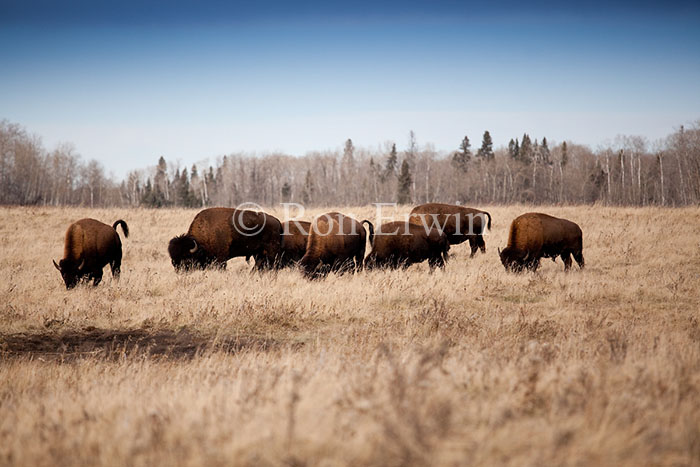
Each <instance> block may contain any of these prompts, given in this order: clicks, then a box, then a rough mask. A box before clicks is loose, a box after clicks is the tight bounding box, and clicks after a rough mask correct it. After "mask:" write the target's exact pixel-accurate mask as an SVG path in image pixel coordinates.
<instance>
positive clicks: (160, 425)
mask: <svg viewBox="0 0 700 467" xmlns="http://www.w3.org/2000/svg"><path fill="white" fill-rule="evenodd" d="M336 209H337V210H339V211H341V212H350V213H353V214H355V215H356V216H357V218H358V219H363V218H370V219H371V218H372V217H373V208H372V207H361V208H336ZM487 210H488V211H489V212H491V214H492V216H493V231H492V232H491V234H490V235H489V236H488V237H487V238H486V244H487V253H486V254H485V255H482V254H478V255H477V256H476V257H475V258H474V259H471V260H470V259H469V258H468V247H467V246H466V245H464V244H463V245H457V246H454V247H453V248H452V250H451V253H453V255H454V256H453V257H452V258H451V261H450V262H449V263H448V265H447V267H446V269H445V270H444V271H436V272H434V273H432V274H431V273H430V272H429V269H428V266H427V264H421V265H417V266H413V267H411V268H410V269H408V270H407V271H372V272H363V273H360V274H357V275H343V276H338V275H335V274H331V275H330V276H329V277H328V278H327V279H326V280H322V281H313V282H310V281H307V280H305V279H304V278H303V277H302V276H301V274H300V273H299V272H298V271H294V270H285V271H280V272H279V273H275V274H273V273H269V274H262V275H261V274H251V273H250V272H249V271H250V268H251V266H249V265H247V264H246V263H245V261H244V260H243V259H241V258H238V259H234V260H231V261H230V262H229V265H228V269H227V270H226V271H224V272H221V271H205V272H194V273H191V274H187V275H182V276H179V275H176V274H175V273H174V272H173V270H172V267H171V265H170V261H169V258H168V257H167V242H168V241H169V239H170V238H171V237H173V236H175V235H178V234H181V233H183V232H184V231H185V230H186V229H187V226H188V225H189V222H190V221H191V219H192V218H193V217H194V214H195V213H196V211H194V210H156V211H151V210H122V209H98V210H89V209H69V208H55V209H53V208H0V464H2V465H37V466H41V465H59V466H60V465H135V466H138V465H280V464H289V465H324V466H325V465H329V466H331V465H426V464H430V465H494V464H510V465H561V464H566V465H643V464H644V465H648V464H655V465H698V464H700V316H699V315H698V308H699V305H700V290H699V289H698V285H699V284H700V281H699V279H700V234H699V232H700V209H698V208H684V209H661V208H609V207H600V206H585V207H547V208H537V210H541V211H545V212H547V213H550V214H553V215H555V216H560V217H565V218H568V219H571V220H573V221H575V222H577V223H578V224H579V225H580V226H581V227H582V229H583V232H584V256H585V258H586V269H584V270H583V271H579V270H578V268H577V267H576V266H574V270H573V271H572V272H570V273H564V272H563V264H562V263H561V261H560V260H558V262H557V263H556V264H553V263H552V262H551V261H549V260H543V262H542V267H541V269H540V270H539V271H538V272H537V273H536V274H528V273H526V274H520V275H514V274H509V273H506V272H505V271H504V269H503V267H502V266H501V264H500V262H499V260H498V255H497V253H496V248H497V247H498V246H501V247H502V246H504V245H505V242H506V237H507V230H508V226H509V224H510V221H511V220H512V219H513V218H514V217H516V216H517V215H519V214H521V213H523V212H526V211H530V210H533V208H532V207H528V206H508V207H490V208H487ZM407 211H408V210H405V211H400V213H402V214H405V212H407ZM272 212H273V213H275V214H277V215H280V216H281V212H275V211H274V210H273V211H272ZM321 212H322V211H320V210H316V211H313V212H310V213H309V214H310V215H311V214H318V213H321ZM82 217H94V218H97V219H99V220H102V221H104V222H108V223H110V224H111V223H112V222H113V221H114V220H116V219H119V218H123V219H125V220H126V221H127V223H128V224H129V227H130V230H131V236H130V237H129V239H126V240H123V243H124V260H123V265H122V280H121V281H120V282H118V283H117V282H114V281H112V279H111V274H110V273H109V269H108V268H107V269H105V279H104V281H103V283H102V284H101V285H100V286H98V287H97V288H92V287H90V286H81V287H78V288H77V289H76V290H73V291H66V290H65V287H64V285H63V282H62V281H61V278H60V276H59V274H58V272H57V271H56V270H55V269H54V268H53V265H52V263H51V260H52V259H58V258H60V256H61V254H62V251H63V235H64V233H65V229H66V227H67V226H68V225H69V224H70V223H71V222H73V221H75V220H77V219H80V218H82Z"/></svg>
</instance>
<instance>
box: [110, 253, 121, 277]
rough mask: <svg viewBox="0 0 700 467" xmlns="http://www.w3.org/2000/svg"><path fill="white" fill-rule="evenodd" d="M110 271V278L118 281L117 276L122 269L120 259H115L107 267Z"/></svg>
mask: <svg viewBox="0 0 700 467" xmlns="http://www.w3.org/2000/svg"><path fill="white" fill-rule="evenodd" d="M109 267H110V269H111V270H112V277H113V278H114V280H115V281H118V280H119V275H120V274H121V272H122V271H121V268H122V260H121V258H119V259H115V260H114V261H112V262H111V263H110V265H109Z"/></svg>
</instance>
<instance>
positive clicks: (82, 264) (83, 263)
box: [78, 258, 85, 271]
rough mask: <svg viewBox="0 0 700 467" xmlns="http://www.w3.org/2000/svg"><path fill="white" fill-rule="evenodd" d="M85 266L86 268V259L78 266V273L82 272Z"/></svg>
mask: <svg viewBox="0 0 700 467" xmlns="http://www.w3.org/2000/svg"><path fill="white" fill-rule="evenodd" d="M83 266H85V258H83V260H82V261H81V262H80V265H79V266H78V271H81V270H82V269H83Z"/></svg>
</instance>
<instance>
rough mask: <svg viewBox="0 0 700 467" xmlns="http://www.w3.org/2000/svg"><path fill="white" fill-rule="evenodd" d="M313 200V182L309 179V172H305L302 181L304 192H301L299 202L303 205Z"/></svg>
mask: <svg viewBox="0 0 700 467" xmlns="http://www.w3.org/2000/svg"><path fill="white" fill-rule="evenodd" d="M313 199H314V182H313V179H312V178H311V170H307V171H306V179H305V180H304V190H303V191H302V192H301V200H302V202H303V203H304V204H309V203H311V202H312V201H313Z"/></svg>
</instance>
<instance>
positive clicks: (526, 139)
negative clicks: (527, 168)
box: [518, 133, 533, 164]
mask: <svg viewBox="0 0 700 467" xmlns="http://www.w3.org/2000/svg"><path fill="white" fill-rule="evenodd" d="M532 152H533V149H532V141H531V140H530V135H528V134H527V133H525V134H523V140H522V142H521V143H520V152H519V155H518V159H519V160H520V161H521V162H523V163H525V164H530V163H531V162H532V155H533V154H532Z"/></svg>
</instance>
